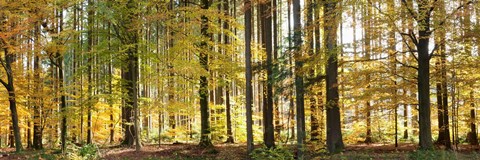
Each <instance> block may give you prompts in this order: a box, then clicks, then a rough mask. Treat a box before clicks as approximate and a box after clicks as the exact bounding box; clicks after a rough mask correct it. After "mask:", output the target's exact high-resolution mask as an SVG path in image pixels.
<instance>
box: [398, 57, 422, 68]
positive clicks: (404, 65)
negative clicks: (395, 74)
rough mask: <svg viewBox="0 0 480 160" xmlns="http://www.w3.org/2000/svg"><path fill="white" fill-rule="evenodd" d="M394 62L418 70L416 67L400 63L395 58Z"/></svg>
mask: <svg viewBox="0 0 480 160" xmlns="http://www.w3.org/2000/svg"><path fill="white" fill-rule="evenodd" d="M395 62H397V63H399V64H401V65H402V66H404V67H408V68H413V69H416V70H418V67H415V66H412V65H408V64H405V63H403V62H400V61H399V60H398V59H397V58H395Z"/></svg>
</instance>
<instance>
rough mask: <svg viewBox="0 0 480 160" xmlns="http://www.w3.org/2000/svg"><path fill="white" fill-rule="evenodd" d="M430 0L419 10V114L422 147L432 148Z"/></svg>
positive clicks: (420, 4) (425, 148)
mask: <svg viewBox="0 0 480 160" xmlns="http://www.w3.org/2000/svg"><path fill="white" fill-rule="evenodd" d="M427 3H428V2H419V3H418V10H419V13H420V15H419V16H418V18H419V19H418V20H417V24H418V35H419V37H418V43H417V44H416V46H417V50H418V73H417V74H418V75H417V82H418V85H417V87H418V103H419V106H418V108H419V109H418V115H419V121H418V123H419V131H420V132H419V139H420V149H422V150H430V149H432V148H433V144H432V131H431V122H430V118H431V117H430V54H429V50H428V49H429V42H430V35H431V32H430V16H431V15H430V14H431V12H430V11H428V10H429V4H427Z"/></svg>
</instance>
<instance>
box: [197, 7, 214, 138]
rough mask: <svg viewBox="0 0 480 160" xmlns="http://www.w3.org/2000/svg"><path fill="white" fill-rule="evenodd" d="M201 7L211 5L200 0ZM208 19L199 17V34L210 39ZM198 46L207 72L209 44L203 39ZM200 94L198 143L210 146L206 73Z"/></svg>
mask: <svg viewBox="0 0 480 160" xmlns="http://www.w3.org/2000/svg"><path fill="white" fill-rule="evenodd" d="M201 2H202V3H201V8H202V9H203V10H208V9H209V8H210V5H211V1H210V0H202V1H201ZM208 23H209V20H208V17H207V15H202V17H201V31H200V32H201V34H202V36H204V38H208V39H210V38H211V37H212V35H211V33H209V32H208V28H209V24H208ZM200 47H201V48H202V49H203V50H202V51H201V52H200V59H199V60H200V64H201V66H202V68H203V69H204V70H205V71H207V72H208V53H207V52H208V51H209V49H208V48H209V46H208V45H207V43H206V42H205V41H202V42H201V43H200ZM198 93H199V95H200V112H201V114H200V115H201V132H200V134H201V135H200V143H199V145H200V146H202V147H211V146H213V144H212V141H211V139H210V113H209V108H208V79H207V76H206V75H202V76H200V89H199V90H198Z"/></svg>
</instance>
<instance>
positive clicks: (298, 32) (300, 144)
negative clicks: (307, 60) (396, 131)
mask: <svg viewBox="0 0 480 160" xmlns="http://www.w3.org/2000/svg"><path fill="white" fill-rule="evenodd" d="M300 18H301V11H300V0H294V1H293V30H294V32H293V41H294V43H295V51H294V57H295V92H296V98H295V100H296V108H297V109H296V111H297V116H296V119H297V158H298V159H303V158H304V141H305V104H304V102H305V101H304V93H305V91H304V84H303V75H302V72H301V70H302V69H303V60H302V52H301V46H302V43H303V42H302V37H301V36H302V24H301V19H300Z"/></svg>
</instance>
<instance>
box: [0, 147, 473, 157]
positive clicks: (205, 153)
mask: <svg viewBox="0 0 480 160" xmlns="http://www.w3.org/2000/svg"><path fill="white" fill-rule="evenodd" d="M257 147H260V146H256V148H257ZM294 147H295V145H289V146H286V149H287V150H291V151H292V152H295V151H294ZM307 148H309V150H308V151H307V154H306V157H305V158H306V159H314V160H317V159H338V160H343V159H348V160H350V159H352V160H356V159H433V160H442V159H480V152H478V151H479V150H478V149H479V148H478V147H475V148H473V147H471V146H469V145H459V146H458V149H457V150H456V151H455V152H447V151H441V150H437V151H431V152H427V153H418V152H415V150H416V144H408V143H405V144H400V145H399V146H398V147H397V148H395V146H394V145H393V144H369V145H367V144H355V145H348V146H347V147H346V148H345V150H344V152H342V153H339V154H334V155H330V154H327V153H326V152H325V151H322V150H320V151H312V150H310V149H312V148H315V146H312V145H307ZM13 151H14V150H13V149H5V148H4V149H0V155H1V157H0V160H1V159H62V158H61V155H60V153H58V150H42V151H24V152H22V153H14V152H13ZM245 153H246V146H245V144H215V147H214V149H211V148H210V149H204V148H200V147H198V146H197V145H196V144H162V145H160V146H159V145H158V144H157V145H145V146H144V147H143V148H142V150H141V151H140V152H136V151H135V149H134V148H126V147H118V146H112V147H108V148H100V153H99V159H106V160H157V159H158V160H167V159H178V160H201V159H224V160H243V159H246V157H247V155H246V154H245ZM67 159H71V158H67ZM87 159H88V158H87Z"/></svg>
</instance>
